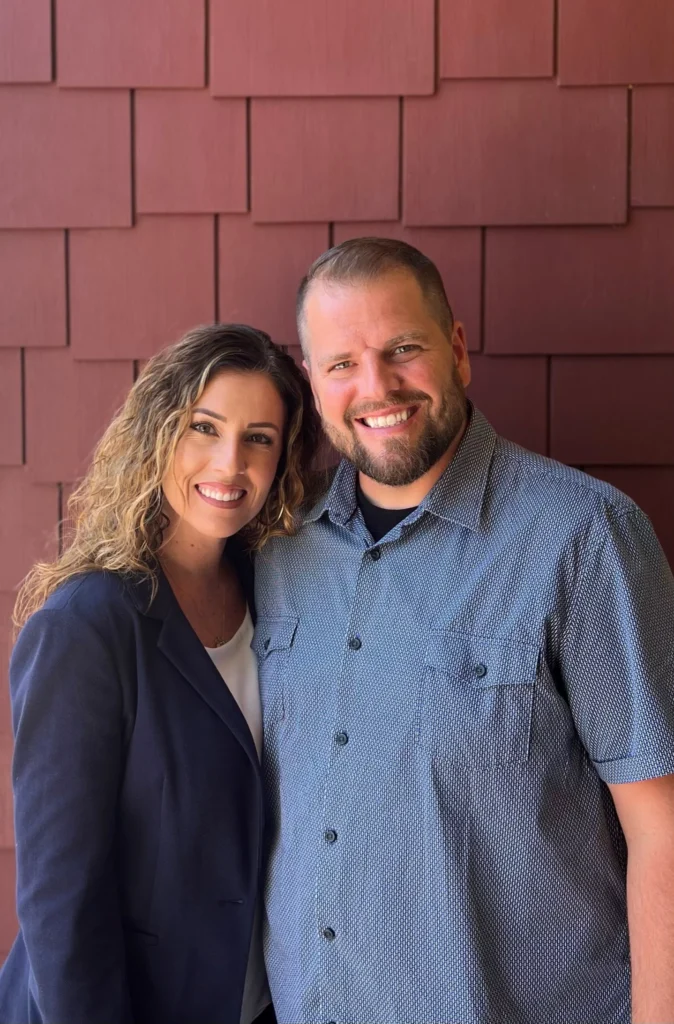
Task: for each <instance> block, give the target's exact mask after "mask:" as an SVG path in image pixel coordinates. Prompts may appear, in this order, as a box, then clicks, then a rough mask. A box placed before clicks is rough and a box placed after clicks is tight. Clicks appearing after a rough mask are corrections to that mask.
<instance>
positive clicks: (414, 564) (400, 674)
mask: <svg viewBox="0 0 674 1024" xmlns="http://www.w3.org/2000/svg"><path fill="white" fill-rule="evenodd" d="M256 591H257V593H256V597H257V608H258V616H259V618H258V625H257V630H256V636H255V640H254V644H255V648H256V652H257V654H258V657H259V660H260V683H261V689H262V701H263V715H264V726H265V755H264V761H265V776H266V785H267V796H268V802H269V814H270V820H271V829H270V836H269V844H270V849H269V858H270V859H269V876H268V889H267V916H268V921H267V927H266V954H267V965H268V971H269V978H270V984H271V989H272V996H273V999H274V1003H275V1006H276V1012H277V1015H278V1019H279V1022H280V1024H329V1022H335V1024H628V1022H629V1019H630V969H629V945H628V934H627V917H626V896H625V888H626V883H625V867H626V848H625V842H624V838H623V835H622V832H621V829H620V826H619V823H618V820H617V816H616V813H615V810H614V807H613V802H612V800H611V796H610V793H609V790H608V789H607V787H606V785H605V783H622V782H629V781H636V780H640V779H646V778H651V777H656V776H660V775H665V774H669V773H672V772H674V687H673V685H672V682H673V679H674V666H673V645H672V623H673V622H674V580H673V579H672V575H671V572H670V570H669V567H668V565H667V563H666V560H665V558H664V555H663V553H662V551H661V549H660V546H659V544H658V542H657V540H656V539H655V536H654V534H653V530H652V528H651V526H650V523H649V521H648V520H647V518H646V517H645V516H644V515H643V513H642V512H641V511H640V510H639V509H638V508H637V507H636V506H635V505H634V504H633V502H631V501H630V500H629V499H628V498H627V497H625V496H624V495H623V494H621V493H620V492H619V491H616V490H615V489H613V488H612V487H610V486H609V485H607V484H604V483H601V482H599V481H597V480H594V479H592V478H590V477H588V476H586V475H584V474H582V473H580V472H577V471H575V470H572V469H569V468H567V467H565V466H562V465H560V464H558V463H555V462H552V461H550V460H547V459H544V458H542V457H540V456H538V455H534V454H532V453H530V452H527V451H525V450H523V449H521V448H519V447H517V446H516V445H514V444H511V443H510V442H508V441H506V440H504V439H502V438H500V437H498V436H497V435H496V434H495V432H494V431H493V430H492V428H491V426H490V425H489V424H488V423H487V421H486V420H485V419H484V417H483V416H482V415H481V414H480V413H479V412H478V411H476V410H474V411H473V413H472V418H471V422H470V425H469V427H468V430H467V432H466V434H465V436H464V439H463V441H462V443H461V445H460V448H459V450H458V452H457V454H456V456H455V458H454V460H453V462H452V464H451V465H450V467H449V468H448V470H447V471H446V472H445V474H444V475H443V477H442V478H441V479H440V480H439V482H438V483H437V484H436V486H435V487H434V488H433V490H432V491H431V492H430V493H429V494H428V495H427V496H426V498H425V500H424V501H423V503H422V504H421V505H420V506H419V507H418V508H417V509H416V510H415V511H414V512H413V513H412V514H411V515H409V516H408V517H407V519H406V520H404V521H403V522H402V523H401V524H400V525H399V526H397V527H396V528H395V529H393V530H392V531H391V532H390V533H389V534H388V535H387V536H386V537H385V538H384V539H383V540H382V541H381V542H380V543H379V544H377V545H376V546H375V545H374V544H373V542H372V538H371V537H370V535H369V533H368V532H367V530H366V528H365V525H364V522H363V519H362V516H361V514H360V511H359V509H358V508H357V505H356V499H355V471H354V469H353V467H351V466H350V465H349V464H348V463H346V462H343V463H342V464H341V465H340V466H339V468H338V470H337V473H336V475H335V478H334V481H333V483H332V486H331V488H330V491H329V492H328V494H327V495H326V496H325V497H324V499H323V500H321V501H320V502H319V503H318V505H317V506H316V507H315V508H314V509H313V510H312V512H311V513H310V514H309V515H308V516H307V517H306V520H305V522H304V525H303V527H302V529H301V530H300V532H299V534H298V535H297V536H296V537H294V538H290V539H288V538H283V539H276V540H274V541H272V542H271V543H270V544H269V545H268V546H267V547H266V548H265V549H264V551H263V552H262V553H261V554H260V556H259V558H258V561H257V567H256Z"/></svg>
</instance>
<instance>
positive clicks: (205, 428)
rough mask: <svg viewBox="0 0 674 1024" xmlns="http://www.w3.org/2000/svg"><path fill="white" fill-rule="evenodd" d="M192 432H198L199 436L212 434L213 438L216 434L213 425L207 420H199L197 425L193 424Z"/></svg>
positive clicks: (191, 426)
mask: <svg viewBox="0 0 674 1024" xmlns="http://www.w3.org/2000/svg"><path fill="white" fill-rule="evenodd" d="M190 430H194V431H196V433H197V434H210V435H211V436H213V435H214V434H215V433H216V430H215V427H214V426H213V424H212V423H207V422H206V421H205V420H199V421H198V422H196V423H192V424H191V425H190Z"/></svg>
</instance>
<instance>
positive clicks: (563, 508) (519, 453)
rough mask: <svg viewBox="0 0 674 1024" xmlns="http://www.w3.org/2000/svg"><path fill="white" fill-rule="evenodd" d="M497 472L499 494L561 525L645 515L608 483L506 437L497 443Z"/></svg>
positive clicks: (495, 458) (495, 464) (495, 469)
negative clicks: (513, 495)
mask: <svg viewBox="0 0 674 1024" xmlns="http://www.w3.org/2000/svg"><path fill="white" fill-rule="evenodd" d="M493 470H494V472H493V485H494V486H495V488H496V489H497V490H501V489H503V488H507V489H509V490H510V491H511V492H512V493H518V494H519V495H520V497H521V499H522V500H523V501H524V502H526V503H528V504H530V505H531V507H532V511H538V512H543V511H545V512H548V513H555V514H556V515H557V517H558V518H559V521H560V524H561V523H563V522H567V523H568V524H569V525H572V524H578V523H580V522H587V521H588V519H596V518H597V517H600V518H605V519H607V520H608V519H612V518H614V517H616V516H617V517H621V516H623V515H628V514H630V513H634V514H643V513H641V510H640V509H639V507H638V505H636V504H635V502H634V501H633V500H632V499H631V498H630V497H628V496H627V495H626V494H624V493H623V492H622V491H620V490H618V488H617V487H614V486H613V485H612V484H610V483H607V482H606V481H605V480H599V479H598V478H597V477H593V476H590V475H589V473H585V472H583V471H582V470H580V469H576V468H574V467H573V466H567V465H565V464H564V463H562V462H558V461H557V460H555V459H550V458H547V457H546V456H544V455H539V454H538V453H536V452H533V451H529V450H528V449H526V448H522V447H520V445H517V444H515V443H514V442H513V441H508V440H506V439H505V438H502V437H499V438H498V439H497V442H496V447H495V450H494V459H493Z"/></svg>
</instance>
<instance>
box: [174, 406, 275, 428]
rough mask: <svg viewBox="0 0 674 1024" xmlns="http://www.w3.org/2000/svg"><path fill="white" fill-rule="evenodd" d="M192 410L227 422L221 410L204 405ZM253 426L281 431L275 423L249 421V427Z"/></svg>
mask: <svg viewBox="0 0 674 1024" xmlns="http://www.w3.org/2000/svg"><path fill="white" fill-rule="evenodd" d="M192 412H201V413H203V414H204V415H205V416H212V417H213V419H214V420H220V422H221V423H226V422H227V417H226V416H221V415H220V413H219V412H213V410H212V409H204V408H203V406H199V407H198V408H197V409H193V410H192ZM251 427H268V428H269V429H270V430H275V431H276V433H277V434H280V433H281V431H280V430H279V428H278V427H277V426H276V424H275V423H249V424H248V429H249V430H250V428H251Z"/></svg>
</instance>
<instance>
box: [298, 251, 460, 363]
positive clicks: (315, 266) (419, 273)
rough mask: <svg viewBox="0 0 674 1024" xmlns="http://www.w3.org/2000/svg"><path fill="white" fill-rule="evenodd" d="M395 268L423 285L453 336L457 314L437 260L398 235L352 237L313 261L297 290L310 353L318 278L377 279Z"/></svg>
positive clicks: (436, 315)
mask: <svg viewBox="0 0 674 1024" xmlns="http://www.w3.org/2000/svg"><path fill="white" fill-rule="evenodd" d="M395 270H406V271H408V272H409V273H410V274H412V275H413V276H414V278H415V279H416V281H417V283H418V284H419V287H420V288H421V291H422V294H423V296H424V299H425V300H426V302H427V304H428V307H429V310H430V312H431V315H432V316H433V319H434V320H436V322H437V323H438V324H439V325H440V327H441V328H442V330H443V331H444V333H445V334H446V335H447V337H448V338H451V336H452V330H453V328H454V315H453V313H452V308H451V306H450V305H449V302H448V301H447V294H446V292H445V286H444V284H443V283H442V277H441V276H440V272H439V270H438V268H437V267H436V265H435V263H433V261H432V260H430V259H429V258H428V256H424V254H423V253H422V252H419V250H418V249H415V248H414V246H413V245H408V243H407V242H401V241H399V240H398V239H395V238H351V239H349V240H348V241H346V242H342V243H341V244H340V245H335V246H333V248H332V249H328V251H327V252H324V253H323V255H322V256H319V257H318V259H317V260H315V261H314V263H312V265H311V266H310V267H309V270H308V271H307V274H306V276H305V277H304V278H303V279H302V282H301V284H300V286H299V289H298V292H297V306H296V312H297V331H298V334H299V336H300V342H301V344H302V349H303V351H304V355H305V357H306V356H307V351H306V343H305V338H304V304H305V301H306V296H307V292H308V290H309V288H310V286H311V284H312V283H313V282H314V281H316V280H321V281H334V282H338V283H342V284H348V283H354V282H357V281H374V280H376V279H377V278H379V277H382V276H383V275H384V274H388V273H390V272H391V271H395Z"/></svg>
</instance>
